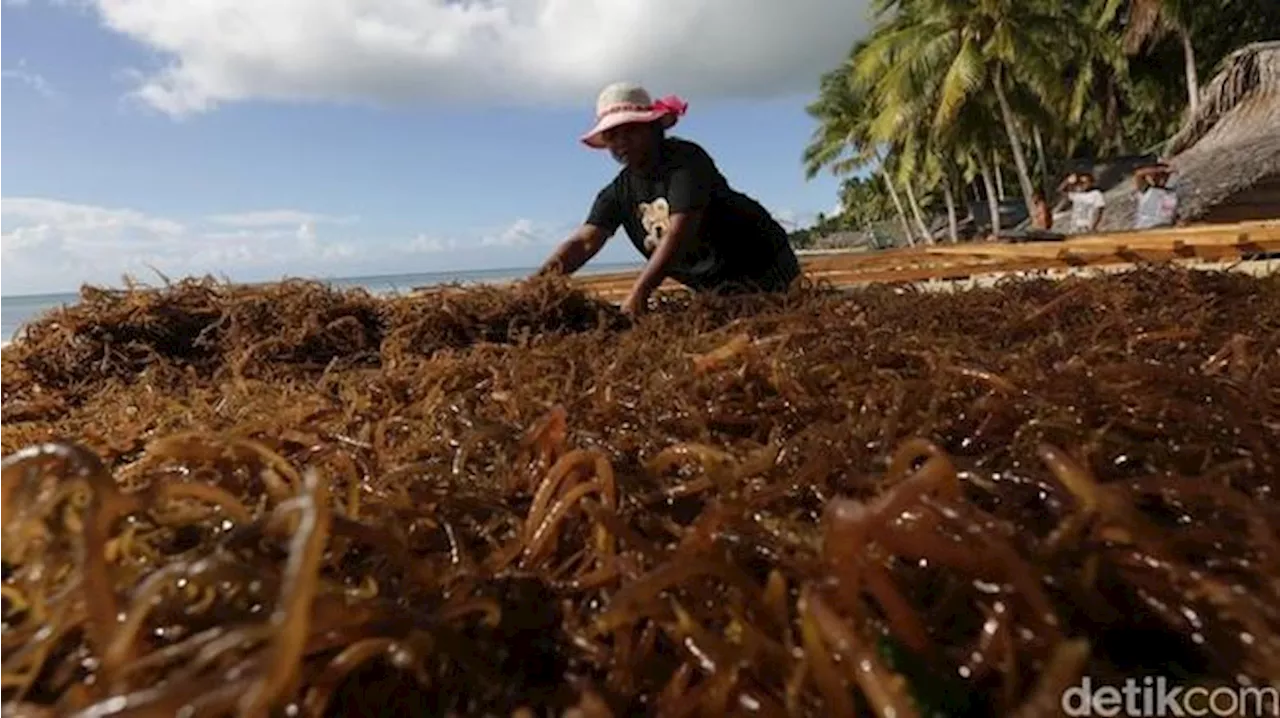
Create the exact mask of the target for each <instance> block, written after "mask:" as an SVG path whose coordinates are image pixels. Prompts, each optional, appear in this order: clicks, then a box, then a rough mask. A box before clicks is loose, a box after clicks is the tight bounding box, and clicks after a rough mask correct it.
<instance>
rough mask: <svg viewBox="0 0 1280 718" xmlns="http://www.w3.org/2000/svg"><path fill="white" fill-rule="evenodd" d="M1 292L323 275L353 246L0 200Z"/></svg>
mask: <svg viewBox="0 0 1280 718" xmlns="http://www.w3.org/2000/svg"><path fill="white" fill-rule="evenodd" d="M0 215H3V217H2V221H3V225H4V231H3V232H0V254H2V256H3V268H4V269H3V271H4V283H5V285H6V287H5V292H6V293H7V294H24V293H37V292H47V291H57V290H65V289H69V288H72V287H71V286H68V285H69V283H70V284H71V285H72V286H74V285H75V284H79V283H82V282H89V283H99V284H113V285H114V284H117V283H118V282H119V281H120V278H121V277H122V276H123V275H124V274H132V275H135V276H138V277H140V278H146V277H149V276H151V275H150V271H149V268H150V267H154V268H155V269H157V270H159V271H161V272H163V273H164V274H165V275H167V276H169V277H171V278H177V277H182V276H189V275H203V274H215V275H232V276H234V275H242V276H243V275H266V276H271V275H276V276H278V275H280V274H284V273H288V274H295V275H298V274H306V273H313V272H317V271H321V270H323V269H324V268H325V267H326V266H327V265H328V263H332V262H335V261H338V260H346V259H350V258H352V257H356V256H357V255H359V253H360V249H361V248H360V246H359V245H356V244H352V243H350V242H345V241H336V240H328V239H324V238H321V237H320V236H319V235H318V233H317V231H316V229H315V225H314V224H313V223H311V222H303V223H301V224H299V225H297V226H296V227H294V228H287V227H285V228H280V227H263V228H252V227H250V228H239V229H235V230H233V231H225V230H217V229H214V228H212V227H211V226H209V225H207V224H204V223H198V224H195V225H191V224H186V223H183V222H178V221H175V220H172V219H167V218H163V217H154V216H151V215H148V214H146V213H144V212H139V211H137V210H132V209H113V208H106V207H96V206H92V205H83V204H76V203H72V202H63V201H59V200H53V199H44V198H33V197H14V198H9V197H6V198H4V199H3V200H0Z"/></svg>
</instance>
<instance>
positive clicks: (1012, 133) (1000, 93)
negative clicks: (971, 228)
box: [994, 71, 1035, 215]
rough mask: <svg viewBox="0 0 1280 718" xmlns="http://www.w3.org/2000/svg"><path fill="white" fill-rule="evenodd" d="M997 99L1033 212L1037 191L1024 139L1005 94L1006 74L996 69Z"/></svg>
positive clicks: (1023, 198)
mask: <svg viewBox="0 0 1280 718" xmlns="http://www.w3.org/2000/svg"><path fill="white" fill-rule="evenodd" d="M994 84H995V88H996V99H997V100H999V102H1000V115H1001V116H1002V117H1003V119H1004V131H1005V132H1006V133H1007V134H1008V135H1009V146H1010V147H1011V148H1012V149H1013V163H1014V165H1016V166H1017V168H1018V184H1019V185H1021V187H1022V201H1023V202H1024V203H1025V204H1026V206H1027V214H1028V215H1030V214H1031V196H1032V195H1033V194H1035V191H1034V190H1033V189H1032V188H1031V174H1030V173H1029V172H1027V158H1026V156H1025V155H1023V154H1022V141H1021V140H1019V139H1018V128H1017V126H1016V125H1015V123H1014V121H1013V110H1012V109H1011V108H1010V107H1009V98H1008V97H1005V95H1004V87H1003V85H1004V76H1003V75H1002V74H1001V73H1000V72H999V71H996V77H995V83H994Z"/></svg>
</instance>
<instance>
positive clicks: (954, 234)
mask: <svg viewBox="0 0 1280 718" xmlns="http://www.w3.org/2000/svg"><path fill="white" fill-rule="evenodd" d="M950 179H951V178H950V177H948V178H947V179H946V180H944V181H943V182H942V198H943V199H944V200H946V202H947V229H948V231H949V232H950V234H951V243H952V244H955V243H957V242H959V241H960V228H959V227H957V226H956V198H955V197H954V196H952V194H951V181H950Z"/></svg>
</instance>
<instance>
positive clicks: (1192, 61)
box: [1178, 27, 1200, 116]
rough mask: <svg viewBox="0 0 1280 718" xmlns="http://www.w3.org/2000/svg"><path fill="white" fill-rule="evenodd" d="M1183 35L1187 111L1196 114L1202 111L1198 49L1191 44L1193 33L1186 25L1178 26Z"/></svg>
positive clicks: (1179, 32)
mask: <svg viewBox="0 0 1280 718" xmlns="http://www.w3.org/2000/svg"><path fill="white" fill-rule="evenodd" d="M1178 34H1179V35H1180V36H1181V37H1182V59H1183V61H1184V62H1185V63H1186V71H1187V111H1188V112H1189V113H1190V114H1191V115H1192V116H1194V115H1195V114H1196V113H1197V112H1199V111H1200V77H1199V75H1198V74H1197V73H1196V49H1195V48H1194V47H1192V46H1191V33H1190V32H1188V31H1187V29H1186V28H1185V27H1179V28H1178Z"/></svg>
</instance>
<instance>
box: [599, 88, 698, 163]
mask: <svg viewBox="0 0 1280 718" xmlns="http://www.w3.org/2000/svg"><path fill="white" fill-rule="evenodd" d="M688 108H689V105H688V104H687V103H685V102H684V101H683V100H681V99H680V98H679V97H676V96H675V95H669V96H667V97H664V98H662V99H660V100H658V101H657V102H654V101H653V100H652V99H651V98H650V97H649V93H648V92H646V91H645V89H644V88H643V87H641V86H639V85H636V84H634V83H630V82H615V83H613V84H612V85H609V86H608V87H606V88H604V89H603V90H601V91H600V96H599V97H598V98H596V124H595V126H594V127H592V128H591V129H590V130H589V131H588V132H587V133H586V134H585V135H583V136H582V138H581V139H582V142H583V143H584V144H585V145H586V146H588V147H592V148H594V149H603V148H604V146H605V143H604V138H603V137H602V135H603V134H604V133H605V131H606V130H610V129H613V128H614V127H617V126H618V125H625V124H629V123H632V122H653V121H654V120H661V121H662V127H663V129H668V128H670V127H672V126H673V125H675V124H676V122H677V121H678V120H679V119H680V115H683V114H684V113H685V110H687V109H688Z"/></svg>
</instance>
